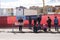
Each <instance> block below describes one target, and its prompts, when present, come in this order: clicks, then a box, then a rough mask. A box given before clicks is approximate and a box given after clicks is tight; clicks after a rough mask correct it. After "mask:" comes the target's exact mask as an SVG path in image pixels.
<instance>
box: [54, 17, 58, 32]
mask: <svg viewBox="0 0 60 40" xmlns="http://www.w3.org/2000/svg"><path fill="white" fill-rule="evenodd" d="M54 25H55V31H58V18H57V17H56V16H55V19H54Z"/></svg>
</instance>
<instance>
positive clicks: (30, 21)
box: [29, 16, 32, 29]
mask: <svg viewBox="0 0 60 40" xmlns="http://www.w3.org/2000/svg"><path fill="white" fill-rule="evenodd" d="M31 23H32V18H31V17H30V16H29V29H32V25H31Z"/></svg>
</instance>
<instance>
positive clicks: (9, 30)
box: [0, 28, 60, 33]
mask: <svg viewBox="0 0 60 40" xmlns="http://www.w3.org/2000/svg"><path fill="white" fill-rule="evenodd" d="M22 31H23V33H33V30H32V29H26V28H23V29H22ZM0 32H10V33H21V32H19V29H18V28H0ZM38 32H39V33H60V29H59V32H57V31H55V29H54V28H52V29H51V32H43V30H38Z"/></svg>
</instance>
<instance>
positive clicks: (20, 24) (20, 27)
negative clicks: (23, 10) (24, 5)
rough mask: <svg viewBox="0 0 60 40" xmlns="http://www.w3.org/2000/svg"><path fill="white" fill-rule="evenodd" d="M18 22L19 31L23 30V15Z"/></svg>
mask: <svg viewBox="0 0 60 40" xmlns="http://www.w3.org/2000/svg"><path fill="white" fill-rule="evenodd" d="M18 23H19V31H21V32H22V26H23V19H22V17H20V19H18Z"/></svg>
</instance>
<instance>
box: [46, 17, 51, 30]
mask: <svg viewBox="0 0 60 40" xmlns="http://www.w3.org/2000/svg"><path fill="white" fill-rule="evenodd" d="M51 22H52V20H51V19H50V17H48V20H47V24H48V28H49V31H51Z"/></svg>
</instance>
